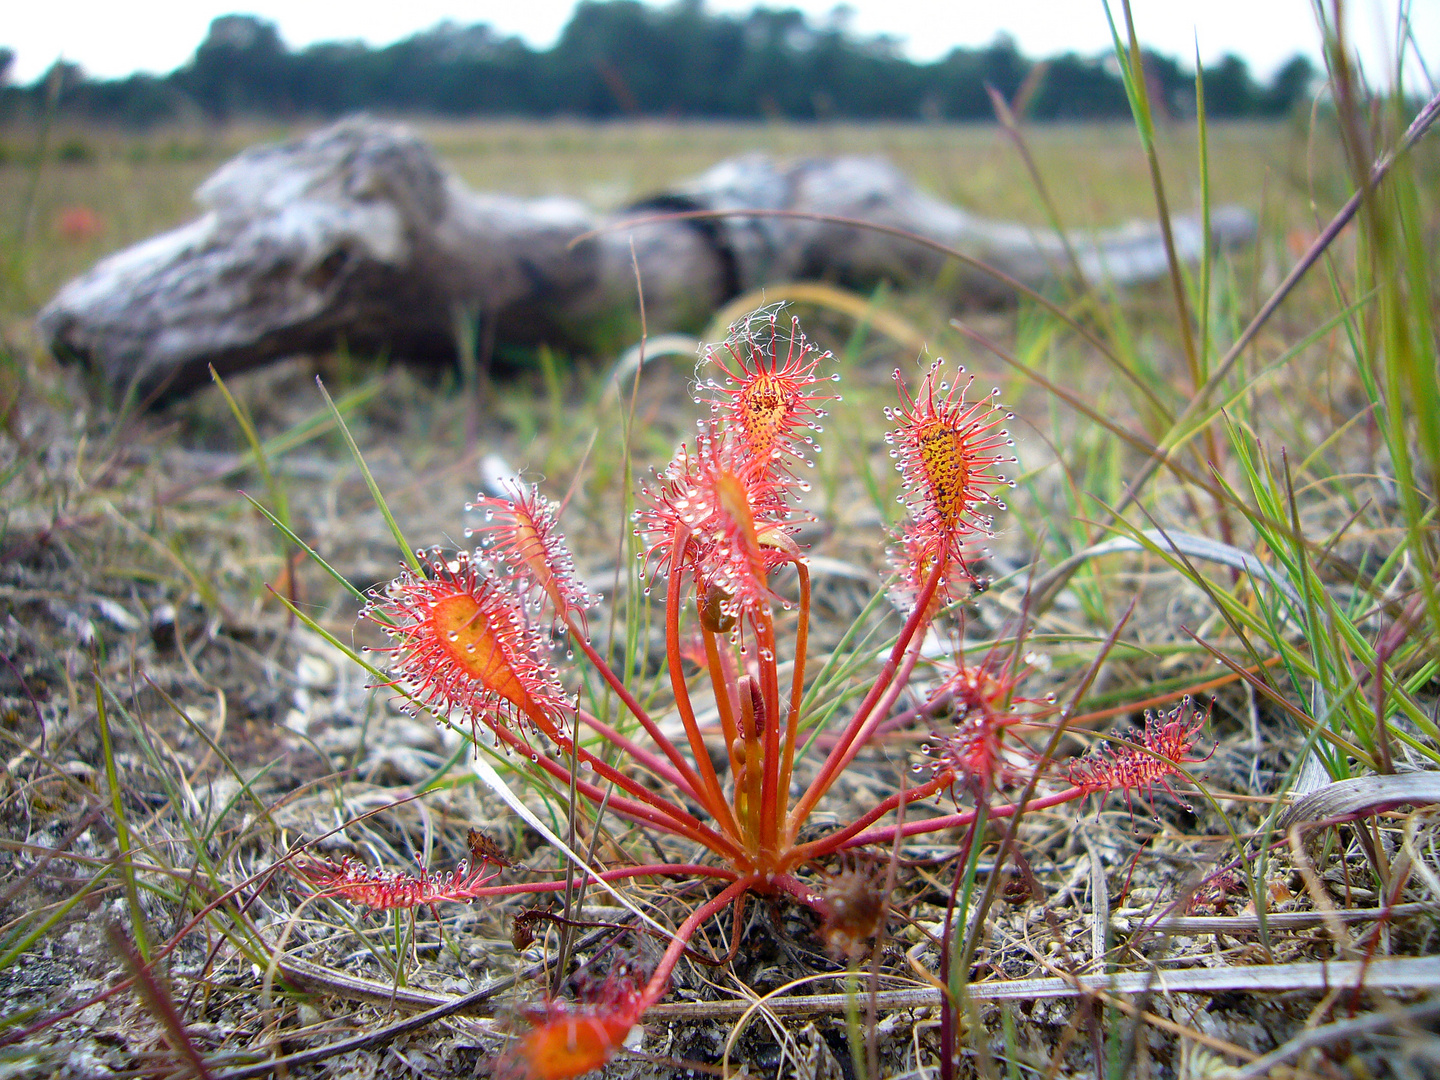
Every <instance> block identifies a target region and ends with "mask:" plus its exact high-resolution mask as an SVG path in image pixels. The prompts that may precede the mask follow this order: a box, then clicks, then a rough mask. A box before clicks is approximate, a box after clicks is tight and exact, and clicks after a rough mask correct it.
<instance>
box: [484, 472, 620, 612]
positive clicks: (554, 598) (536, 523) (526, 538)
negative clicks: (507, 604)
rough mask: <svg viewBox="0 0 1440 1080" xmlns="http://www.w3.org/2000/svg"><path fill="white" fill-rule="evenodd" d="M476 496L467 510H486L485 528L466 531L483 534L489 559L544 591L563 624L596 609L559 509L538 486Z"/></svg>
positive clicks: (518, 487)
mask: <svg viewBox="0 0 1440 1080" xmlns="http://www.w3.org/2000/svg"><path fill="white" fill-rule="evenodd" d="M475 498H476V501H475V502H473V503H466V504H465V509H466V510H476V511H480V512H482V513H483V514H484V515H485V524H484V525H481V526H479V527H477V528H473V529H466V530H465V535H466V536H467V537H469V536H475V535H479V536H481V537H482V539H483V543H484V546H485V552H486V554H487V555H489V556H491V557H493V558H495V559H497V560H498V561H500V562H501V563H503V564H504V565H506V566H507V567H509V568H510V569H511V570H513V571H514V572H515V573H516V574H517V575H520V577H521V578H522V579H523V580H524V581H526V582H528V583H529V584H530V585H531V586H532V587H533V588H534V589H537V590H539V591H540V592H543V593H544V594H545V596H547V597H548V598H549V600H550V603H551V604H552V605H553V607H554V610H555V617H556V619H558V620H559V621H560V622H562V623H563V622H564V621H566V619H567V618H568V617H569V616H570V615H571V614H572V613H573V614H581V613H583V612H584V611H586V610H587V609H588V608H589V607H590V606H591V604H592V603H593V600H592V598H591V596H590V593H589V591H588V590H587V589H586V588H585V585H584V583H582V582H581V581H579V580H577V578H576V577H575V559H574V556H572V555H571V554H570V549H569V548H568V547H566V545H565V537H564V535H563V534H562V533H561V532H560V529H559V526H558V524H557V520H556V519H557V514H556V510H555V507H554V505H553V504H551V502H550V500H548V499H547V498H545V496H544V495H542V494H540V489H539V488H538V487H537V486H535V485H534V484H531V485H530V487H529V488H525V487H523V486H520V485H515V486H514V487H512V488H511V489H510V490H509V492H508V494H507V496H506V497H505V498H493V497H490V496H486V495H477V496H476V497H475ZM527 591H528V590H527Z"/></svg>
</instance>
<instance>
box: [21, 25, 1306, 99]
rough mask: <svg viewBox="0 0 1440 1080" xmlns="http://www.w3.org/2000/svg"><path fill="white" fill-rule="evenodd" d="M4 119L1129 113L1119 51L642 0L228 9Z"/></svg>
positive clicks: (1150, 75)
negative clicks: (505, 28)
mask: <svg viewBox="0 0 1440 1080" xmlns="http://www.w3.org/2000/svg"><path fill="white" fill-rule="evenodd" d="M12 59H13V52H11V51H10V50H7V49H3V48H0V120H4V121H10V122H14V121H17V120H26V119H36V118H38V117H40V116H42V115H44V114H45V113H46V112H47V111H49V110H54V112H55V113H56V114H58V115H62V116H65V117H69V118H76V119H85V120H93V121H99V122H105V123H119V124H124V125H129V126H135V127H144V126H149V125H154V124H159V123H166V122H171V121H175V120H185V119H204V120H207V121H211V122H225V121H230V120H236V119H242V118H278V119H292V118H307V117H315V118H331V117H335V116H339V115H342V114H344V113H349V112H355V111H359V110H371V111H377V112H382V113H393V114H408V115H432V116H439V117H454V118H461V117H521V118H544V117H574V118H583V119H591V120H612V119H624V118H632V117H652V118H655V117H660V118H664V117H672V118H676V119H717V120H755V119H784V120H801V121H804V120H841V119H843V120H890V121H905V120H911V121H915V120H937V121H938V120H948V121H976V120H989V119H992V118H993V116H994V108H993V105H992V101H991V97H990V90H991V89H993V90H994V91H996V92H998V93H999V94H1000V95H1002V96H1003V97H1004V98H1005V99H1006V100H1007V101H1009V102H1012V103H1016V104H1017V105H1018V106H1019V108H1020V109H1021V110H1022V111H1023V114H1024V115H1025V116H1027V117H1029V118H1030V119H1032V120H1038V121H1088V120H1109V119H1118V118H1124V117H1128V116H1129V115H1130V110H1129V105H1128V104H1127V101H1126V97H1125V89H1124V85H1123V83H1122V81H1121V78H1120V73H1119V70H1118V68H1117V66H1116V63H1115V60H1114V57H1113V56H1111V55H1106V56H1100V57H1089V56H1081V55H1079V54H1076V53H1073V52H1072V53H1064V54H1062V55H1059V56H1054V57H1050V58H1048V59H1044V60H1038V61H1036V60H1031V59H1028V58H1026V57H1025V56H1023V55H1021V53H1020V52H1019V50H1018V49H1017V48H1016V46H1015V43H1014V41H1013V40H1010V39H1009V38H1006V37H1000V38H997V39H996V40H995V41H994V42H993V43H992V44H990V45H988V46H986V47H984V48H980V49H965V48H957V49H954V50H953V51H951V52H950V53H949V54H948V55H946V56H945V57H943V58H942V59H940V60H937V61H935V62H933V63H924V64H922V63H916V62H914V61H911V60H909V59H907V58H906V57H905V56H904V55H903V54H902V53H901V52H900V48H899V44H898V42H897V41H896V40H895V39H893V38H890V37H884V36H882V37H870V38H866V37H859V36H856V35H855V34H853V33H851V32H850V31H849V29H848V28H847V26H846V23H845V19H844V17H843V9H838V10H837V14H836V15H832V16H831V18H830V19H828V20H825V21H823V22H821V23H816V22H812V21H811V20H810V19H808V18H807V17H806V16H805V15H804V14H803V13H801V12H799V11H796V10H793V9H786V10H782V9H771V8H763V7H757V8H755V9H754V10H753V11H751V12H749V13H748V14H743V15H726V14H712V13H710V12H708V11H706V10H705V9H704V7H703V3H702V0H678V2H676V3H672V4H670V5H669V6H665V7H652V6H649V5H647V4H644V3H641V2H639V0H582V2H581V3H580V4H579V6H578V7H577V8H576V9H575V13H574V15H573V16H572V17H571V19H570V21H569V23H568V24H567V25H566V27H565V29H564V31H563V32H562V33H561V35H560V39H559V41H558V42H557V43H556V44H555V45H554V46H553V47H552V48H550V49H545V50H537V49H532V48H531V47H530V46H528V45H527V44H526V43H525V42H524V41H522V40H521V39H519V38H517V37H507V36H503V35H501V34H499V33H497V32H496V31H495V30H494V29H493V28H491V27H490V26H488V25H486V24H484V23H477V24H473V25H461V24H458V23H455V22H442V23H440V24H439V25H437V26H435V27H433V28H432V29H430V30H426V31H423V32H421V33H417V34H414V35H413V36H411V37H408V38H405V39H404V40H401V41H398V42H396V43H394V44H393V45H387V46H384V47H383V48H372V47H370V46H368V45H366V44H364V43H362V42H356V41H330V42H322V43H319V44H315V45H311V46H308V47H306V48H304V49H299V50H292V49H291V48H289V47H288V46H287V45H286V44H285V42H284V41H283V39H282V38H281V36H280V33H279V30H278V28H277V27H276V25H275V24H274V23H271V22H268V21H266V20H264V19H261V18H258V17H256V16H253V15H224V16H221V17H219V18H217V19H215V20H214V21H213V22H211V24H210V28H209V32H208V34H207V35H206V37H205V39H204V41H202V42H201V43H200V45H199V47H198V48H197V49H196V50H195V54H194V55H193V56H192V57H191V59H190V60H189V61H188V62H187V63H186V64H184V65H183V66H181V67H180V68H178V69H176V70H175V71H173V72H171V73H170V74H168V75H162V76H155V75H145V74H136V75H131V76H129V77H127V78H121V79H91V78H88V77H87V76H86V75H85V73H84V71H83V70H81V69H80V68H79V67H77V66H75V65H73V64H66V63H63V62H61V63H57V64H56V65H55V66H54V67H53V68H52V69H51V71H50V72H49V73H48V74H47V75H46V76H45V77H42V78H41V79H38V80H37V81H36V82H34V83H32V84H30V85H28V86H19V85H12V84H10V83H9V81H8V80H6V79H5V78H4V71H5V69H6V68H7V67H8V66H9V63H10V61H11V60H12ZM1144 60H1145V70H1146V75H1147V79H1148V80H1149V82H1150V91H1151V95H1152V99H1153V100H1154V101H1155V102H1157V103H1158V104H1159V107H1160V108H1163V109H1164V110H1165V111H1166V112H1167V113H1168V114H1169V115H1171V116H1172V117H1177V118H1184V117H1187V116H1192V115H1194V113H1195V110H1196V88H1195V73H1194V71H1193V70H1187V69H1186V68H1185V67H1184V66H1183V65H1181V64H1180V63H1179V62H1178V61H1176V60H1175V59H1173V58H1171V57H1166V56H1162V55H1159V54H1156V53H1153V52H1148V51H1147V52H1146V53H1145V54H1144ZM1315 76H1316V72H1315V71H1314V69H1313V67H1312V65H1311V64H1310V62H1309V61H1308V60H1306V59H1305V58H1304V57H1303V56H1298V55H1297V56H1296V57H1295V58H1293V59H1292V60H1290V61H1289V62H1288V63H1287V64H1285V65H1284V66H1283V67H1281V68H1280V69H1279V71H1278V72H1276V74H1275V75H1274V77H1273V78H1272V79H1271V80H1270V81H1269V82H1268V83H1264V84H1262V83H1259V82H1257V81H1256V80H1255V79H1254V78H1253V76H1252V75H1251V73H1250V71H1249V68H1248V67H1247V65H1246V64H1245V62H1244V60H1242V59H1240V58H1239V57H1236V56H1233V55H1231V56H1225V57H1223V58H1222V59H1221V60H1220V61H1219V62H1217V63H1215V64H1213V65H1207V66H1205V67H1203V68H1202V70H1201V77H1202V80H1203V85H1204V99H1205V111H1206V115H1207V116H1210V117H1213V118H1217V119H1230V118H1269V117H1279V116H1284V115H1286V114H1287V113H1289V112H1290V111H1291V110H1292V109H1293V108H1295V107H1296V106H1297V105H1298V104H1300V103H1303V102H1305V101H1307V100H1308V95H1309V91H1310V88H1311V84H1312V82H1313V81H1314V79H1315Z"/></svg>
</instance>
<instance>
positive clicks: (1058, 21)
mask: <svg viewBox="0 0 1440 1080" xmlns="http://www.w3.org/2000/svg"><path fill="white" fill-rule="evenodd" d="M1402 4H1403V5H1406V6H1409V7H1410V8H1411V21H1412V25H1413V26H1414V30H1415V37H1416V40H1417V41H1418V42H1419V44H1420V47H1421V49H1422V51H1423V52H1427V53H1428V54H1429V55H1428V56H1427V60H1428V61H1430V62H1431V63H1432V64H1435V63H1436V62H1437V61H1440V55H1437V49H1440V0H1413V3H1411V2H1410V0H1349V3H1348V4H1347V5H1346V7H1347V13H1348V21H1349V24H1350V27H1351V34H1352V37H1353V40H1354V42H1355V47H1356V48H1357V49H1358V50H1359V53H1360V56H1361V60H1362V63H1363V64H1364V66H1365V68H1366V70H1367V72H1369V73H1370V74H1371V76H1372V78H1373V79H1374V80H1375V81H1376V82H1385V81H1388V80H1387V79H1385V78H1384V72H1386V71H1388V70H1390V68H1391V67H1392V66H1393V63H1392V62H1391V60H1390V58H1391V57H1393V55H1394V48H1393V39H1394V29H1393V28H1394V26H1395V11H1396V8H1397V5H1402ZM7 6H8V8H9V10H8V11H7V13H6V14H5V16H4V17H3V19H0V45H4V46H8V47H9V48H11V49H13V50H15V53H16V59H15V64H14V66H13V67H12V69H11V71H10V78H11V79H12V80H13V81H17V82H31V81H33V80H34V79H36V78H37V77H38V76H39V75H41V74H42V73H43V72H44V71H45V70H46V69H47V68H48V67H49V66H50V65H51V64H52V63H54V61H55V60H56V59H57V58H62V57H63V58H64V59H65V60H67V61H70V62H72V63H78V64H79V65H80V66H81V67H82V68H84V69H85V70H86V71H87V72H88V73H90V74H91V75H92V76H96V77H104V78H112V77H116V76H123V75H129V74H131V73H132V72H135V71H146V72H152V73H165V72H169V71H173V70H174V69H175V68H176V67H178V66H180V65H181V64H183V63H184V62H185V61H186V60H187V59H188V58H189V57H190V55H191V54H192V53H193V52H194V51H195V47H196V46H197V45H198V44H199V43H200V41H201V40H202V39H203V38H204V36H205V31H206V28H207V27H208V26H209V23H210V20H211V19H212V18H214V17H215V16H216V15H221V14H228V13H232V12H233V13H246V14H254V15H258V16H260V17H262V18H265V19H269V20H271V21H273V22H275V23H276V24H277V25H278V26H279V28H280V34H281V37H282V38H283V39H284V40H285V42H286V43H287V44H288V45H289V46H290V47H291V48H303V47H304V46H306V45H310V44H313V43H314V42H317V41H333V40H342V39H348V40H355V39H359V40H363V41H365V42H367V43H368V44H370V45H374V46H379V45H388V44H390V43H391V42H394V41H397V40H399V39H400V38H403V37H408V36H409V35H410V34H413V33H415V32H416V31H418V30H424V29H428V28H429V27H431V26H434V25H435V24H436V23H438V22H440V21H441V20H443V19H452V20H455V21H457V22H460V23H467V24H468V23H475V22H486V23H489V24H491V25H492V26H494V27H495V28H496V29H497V30H499V31H501V32H503V33H506V34H515V35H518V36H519V37H521V38H523V39H524V40H525V41H527V42H528V43H529V44H530V45H532V46H534V47H536V48H547V47H549V46H550V45H552V44H554V42H555V39H556V38H557V37H558V36H559V34H560V30H561V28H562V27H564V25H565V23H566V22H567V21H568V20H569V18H570V14H571V12H572V11H573V10H574V7H575V0H518V2H517V0H507V2H504V3H501V2H499V0H403V2H399V3H397V2H396V0H349V2H348V3H344V4H340V3H336V2H335V0H125V2H123V3H121V2H118V0H48V2H41V3H34V2H31V3H23V2H21V0H11V3H10V4H9V5H7ZM755 6H756V3H755V2H754V0H706V7H707V8H708V9H709V10H710V11H712V12H721V11H724V12H744V11H748V10H750V9H751V8H753V7H755ZM766 6H769V7H781V8H783V7H796V8H800V9H801V10H803V11H805V12H806V13H807V14H809V15H811V16H812V18H814V19H816V20H820V21H823V20H825V19H826V18H828V17H829V16H830V13H831V12H832V10H833V9H834V8H835V6H836V0H766ZM848 6H849V7H850V8H851V9H853V10H852V13H851V15H850V17H849V19H850V22H849V24H850V26H851V27H852V29H853V30H854V31H855V32H856V33H858V34H862V35H866V36H871V35H876V34H889V35H891V36H893V37H896V38H898V39H900V41H901V43H902V49H903V51H904V52H905V54H906V55H908V56H910V57H911V58H912V59H914V60H919V61H927V60H933V59H936V58H937V57H940V56H943V55H944V54H945V53H947V52H948V51H949V50H950V49H952V48H955V47H956V46H968V47H975V46H980V45H986V44H989V43H990V42H991V41H993V40H994V39H995V37H996V35H998V34H1001V33H1005V34H1009V35H1010V36H1011V37H1013V38H1014V39H1015V41H1016V42H1017V44H1018V45H1019V47H1020V50H1021V52H1023V53H1025V54H1026V55H1028V56H1032V57H1041V56H1050V55H1053V54H1055V53H1059V52H1065V51H1068V50H1074V51H1076V52H1080V53H1097V52H1100V51H1103V50H1106V49H1108V48H1109V47H1110V32H1109V29H1108V26H1107V23H1106V19H1105V11H1104V7H1103V5H1102V3H1101V0H1010V2H1008V3H999V2H996V0H983V2H980V0H849V2H848ZM1327 6H1328V0H1327ZM1112 8H1113V9H1114V10H1115V11H1116V12H1117V13H1118V12H1119V10H1120V0H1112ZM1132 9H1133V11H1134V15H1135V22H1136V27H1137V29H1138V31H1139V35H1140V39H1141V41H1142V42H1143V43H1144V44H1146V45H1149V46H1150V47H1152V48H1155V49H1157V50H1158V51H1160V52H1162V53H1167V54H1170V55H1172V56H1177V57H1183V58H1184V59H1186V60H1189V59H1190V58H1191V57H1193V56H1194V55H1195V51H1196V48H1197V44H1198V48H1199V54H1200V57H1201V59H1202V61H1203V62H1207V63H1208V62H1210V61H1212V60H1214V59H1216V58H1217V57H1219V56H1221V55H1223V54H1225V53H1227V52H1233V53H1236V54H1238V55H1240V56H1242V57H1244V59H1245V60H1246V61H1247V62H1248V63H1249V64H1250V67H1251V70H1252V72H1253V73H1254V74H1255V75H1257V76H1258V77H1260V78H1262V79H1264V78H1268V77H1269V76H1270V75H1271V74H1273V73H1274V71H1275V69H1276V68H1277V67H1279V66H1280V65H1281V64H1282V63H1284V61H1286V60H1287V59H1289V58H1290V57H1291V56H1293V55H1295V54H1296V53H1297V52H1299V53H1304V54H1305V55H1307V56H1309V57H1310V58H1311V59H1312V60H1315V61H1316V62H1317V65H1318V61H1319V46H1318V41H1319V34H1318V32H1317V30H1316V24H1315V17H1314V12H1313V7H1312V0H1132Z"/></svg>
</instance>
